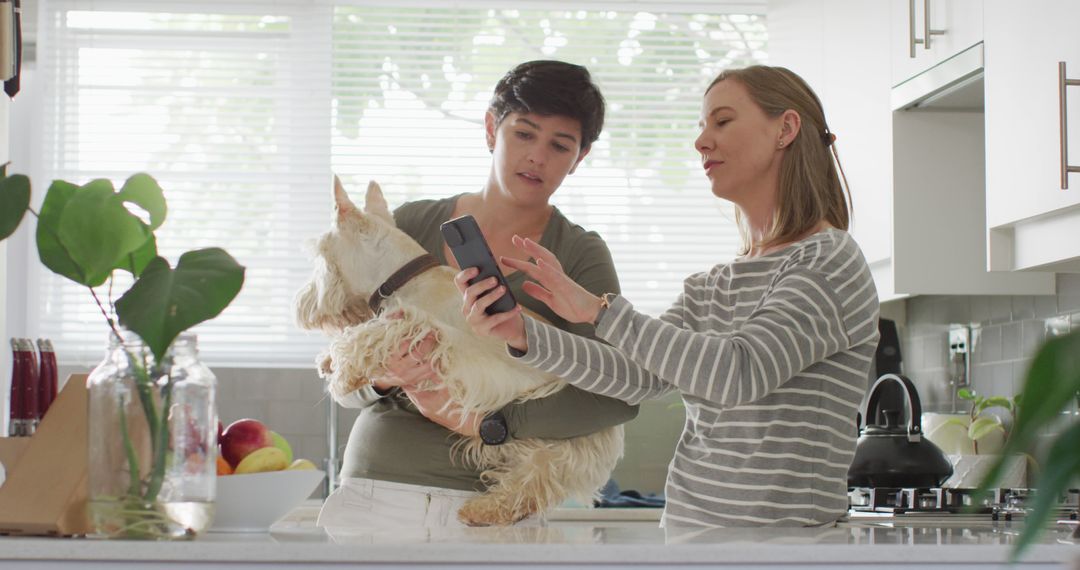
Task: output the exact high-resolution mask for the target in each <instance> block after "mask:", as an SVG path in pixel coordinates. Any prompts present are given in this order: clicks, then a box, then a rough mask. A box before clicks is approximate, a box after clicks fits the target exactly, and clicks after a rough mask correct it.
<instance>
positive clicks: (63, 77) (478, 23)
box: [28, 0, 767, 367]
mask: <svg viewBox="0 0 1080 570" xmlns="http://www.w3.org/2000/svg"><path fill="white" fill-rule="evenodd" d="M500 4H501V3H500ZM524 6H525V7H521V8H517V9H512V10H511V9H505V8H501V7H498V6H496V3H494V2H483V1H476V2H455V3H435V2H426V3H423V2H397V3H394V5H393V6H388V5H386V4H384V3H373V2H330V1H321V2H309V1H299V0H297V1H286V0H279V1H276V2H256V1H242V0H240V1H238V0H229V1H226V0H217V1H206V0H192V1H185V2H182V3H180V2H176V3H173V2H138V1H124V0H113V1H109V0H95V1H92V2H91V1H84V0H48V1H47V2H45V3H44V4H43V6H42V11H43V14H42V20H41V21H42V22H43V23H44V24H43V26H42V29H41V31H40V32H39V37H40V40H39V45H40V48H39V62H40V63H39V67H40V71H39V73H40V77H41V78H42V81H44V82H47V87H46V89H44V92H45V93H46V95H45V99H46V100H45V101H44V104H43V106H42V108H43V109H45V110H46V112H45V113H43V117H42V129H43V132H42V136H41V147H42V148H41V156H42V167H41V169H42V170H43V172H40V173H36V174H35V176H36V178H35V179H36V180H51V179H55V178H61V179H65V180H69V181H73V182H78V183H85V182H87V181H89V180H91V179H94V178H102V177H104V178H110V179H112V180H113V182H114V183H115V184H117V185H119V184H121V183H122V182H123V180H124V179H125V178H126V177H127V176H128V175H130V174H132V173H134V172H138V171H146V172H149V173H151V174H153V175H154V176H155V177H156V178H157V179H158V181H159V182H160V183H161V185H162V187H163V188H164V189H165V192H166V198H167V200H168V203H169V217H168V220H167V221H166V223H165V225H164V226H162V228H161V229H160V230H159V232H158V233H159V250H160V252H161V253H162V254H163V255H165V256H166V257H168V258H169V259H170V261H172V262H173V263H174V264H175V261H176V259H177V258H178V257H179V254H180V253H181V252H183V251H186V250H188V249H194V248H197V247H207V246H220V247H223V248H225V249H226V250H228V251H229V252H230V253H232V254H233V255H234V256H235V257H237V259H238V260H239V261H240V262H241V263H242V264H244V265H245V266H246V267H247V268H248V269H247V280H246V282H245V285H244V289H243V291H242V292H241V294H240V296H239V297H238V298H237V299H236V300H235V301H234V302H233V303H232V305H230V307H229V308H228V309H226V311H225V312H224V313H223V314H222V315H221V316H219V317H218V318H216V319H214V320H212V321H210V322H208V323H204V324H202V325H200V326H199V327H197V328H196V331H195V332H197V333H198V334H199V338H200V342H199V344H200V350H201V352H202V354H203V357H204V359H205V360H206V361H207V362H208V363H211V364H215V365H226V366H227V365H241V366H267V365H273V366H303V367H307V366H310V365H311V362H312V358H313V355H314V354H315V353H316V352H317V351H318V350H319V349H320V348H321V347H322V346H323V345H324V344H325V340H324V339H323V338H322V336H321V335H320V334H318V333H314V334H313V333H307V332H305V331H301V330H299V329H298V328H297V327H296V326H295V325H294V324H293V321H292V310H291V306H292V298H293V294H294V292H295V291H296V290H297V289H298V288H299V287H300V285H301V284H302V283H303V282H304V281H305V280H306V279H307V277H308V275H309V274H310V270H311V263H310V260H309V258H308V254H307V253H306V252H305V251H304V250H303V248H302V247H301V245H302V244H303V243H304V242H306V241H309V240H311V239H312V238H314V237H316V236H317V235H319V234H320V233H322V232H323V231H325V229H326V227H327V225H328V223H329V219H330V211H331V205H330V191H329V190H330V188H329V184H330V176H329V173H330V172H331V170H332V171H334V172H337V173H338V174H339V175H341V176H342V178H343V180H344V181H345V183H346V186H347V187H349V188H350V189H351V190H353V191H354V197H355V198H356V199H362V191H363V188H364V187H365V185H366V182H367V180H369V179H375V180H378V181H379V182H380V183H381V184H382V186H383V189H384V191H385V192H386V194H387V199H388V200H389V202H390V204H391V206H392V207H395V206H397V205H400V204H401V203H403V202H404V201H407V200H413V199H418V198H437V197H443V196H450V195H454V194H458V193H462V192H472V191H477V190H479V189H480V188H481V185H482V184H483V182H484V181H485V179H486V177H487V173H488V167H489V164H490V155H489V154H488V152H487V148H486V146H485V144H484V136H483V127H482V120H483V114H484V111H485V110H486V106H487V101H488V98H489V97H490V94H491V90H492V88H493V86H494V84H495V82H496V81H497V80H498V79H499V78H500V77H501V76H502V74H503V73H505V72H506V71H507V70H508V69H510V68H511V67H513V66H514V65H516V64H517V63H520V62H522V61H526V60H530V59H540V58H543V59H561V60H565V61H570V62H573V63H578V64H582V65H585V66H587V67H588V68H589V70H590V71H591V73H592V74H593V76H594V79H595V80H596V81H597V83H598V84H599V85H600V87H601V89H602V90H603V92H604V95H605V98H606V99H607V102H608V108H607V120H606V123H605V128H604V131H603V133H602V134H601V137H600V140H598V141H597V142H596V143H595V144H594V145H593V149H592V151H591V153H590V154H589V156H588V157H587V158H586V159H585V162H584V163H583V164H582V166H581V167H580V168H579V169H578V170H577V173H576V174H574V175H572V176H569V177H568V178H567V179H566V181H565V182H564V185H563V187H562V188H560V189H559V191H558V192H556V194H555V196H554V198H553V201H554V203H555V204H556V205H557V206H558V207H559V209H560V210H562V211H563V212H564V213H565V214H566V215H567V216H568V217H569V218H570V219H571V220H573V221H575V222H577V223H579V224H581V225H582V226H584V227H586V228H588V229H591V230H595V231H598V232H599V233H600V234H601V235H603V237H604V238H605V239H606V240H607V242H608V244H609V247H610V248H611V250H612V253H613V255H614V258H615V263H616V267H617V269H618V271H619V275H620V279H621V280H622V284H623V291H624V294H625V295H626V296H627V297H628V298H629V299H631V300H632V301H633V302H634V303H635V304H636V305H637V307H638V308H639V309H641V310H644V311H646V312H649V313H652V314H659V313H660V312H662V311H663V310H664V309H665V308H666V307H667V306H668V304H670V302H671V301H672V300H673V299H674V298H675V296H676V295H677V294H678V292H679V291H680V289H681V283H682V279H683V278H684V277H685V276H686V275H689V274H690V273H693V272H695V271H702V270H705V269H707V268H709V267H711V266H712V265H713V264H715V263H719V262H722V261H725V260H728V259H730V258H731V257H733V256H734V255H735V251H736V249H737V247H738V233H737V231H736V229H735V226H734V215H733V212H732V211H731V209H730V207H728V206H727V205H726V204H725V203H723V202H721V201H719V200H718V199H716V198H714V197H713V196H712V195H711V194H710V192H709V190H708V185H707V180H706V179H705V177H704V175H703V171H702V169H701V166H700V158H699V156H698V154H697V152H696V151H695V149H694V148H693V144H692V143H693V140H694V138H695V136H696V134H697V121H698V115H699V112H700V101H701V96H702V94H703V91H704V88H705V86H706V85H707V84H708V82H709V81H710V80H711V79H712V78H713V77H714V76H715V75H716V74H717V73H719V71H720V70H721V69H723V68H725V67H729V66H744V65H749V64H752V63H756V62H761V61H764V59H765V48H766V41H767V37H766V29H765V20H764V16H763V15H762V14H761V12H762V11H763V8H762V7H761V6H760V5H750V6H748V5H747V4H746V3H744V4H738V5H731V6H727V7H726V8H723V7H722V9H720V10H717V5H716V4H715V3H710V4H709V6H711V9H706V8H705V6H704V5H695V4H687V3H680V4H675V3H672V2H664V1H654V2H644V1H639V2H623V3H611V2H587V1H586V2H582V1H577V2H573V3H571V2H562V1H555V2H544V3H536V4H535V5H528V4H526V5H524ZM38 192H39V193H40V190H39V191H38ZM35 269H38V268H35ZM37 279H38V283H37V285H36V286H34V287H31V288H30V289H31V293H30V296H31V297H32V298H31V299H29V300H28V301H29V303H30V305H29V306H31V307H34V309H32V310H33V311H36V313H37V315H36V319H32V321H34V322H36V324H37V326H38V334H40V335H41V336H49V337H52V338H54V339H56V340H57V343H58V344H60V345H62V346H63V347H64V350H62V351H61V354H62V355H67V360H68V361H81V362H95V361H96V360H97V359H99V358H100V356H101V354H102V347H103V345H104V342H105V338H104V337H105V329H104V327H103V321H102V316H101V314H100V312H98V310H97V308H96V305H94V303H93V302H92V300H90V298H89V295H88V293H87V292H86V291H85V290H84V289H81V288H79V287H77V286H74V285H71V284H70V283H68V282H66V281H64V280H62V279H61V278H58V277H55V276H53V275H52V274H50V273H48V272H47V271H44V270H40V269H38V275H37ZM126 286H127V285H126V284H122V283H119V282H118V283H117V284H116V285H115V287H114V288H115V290H116V291H122V290H123V289H124V288H126Z"/></svg>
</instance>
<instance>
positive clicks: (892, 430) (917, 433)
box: [848, 374, 953, 488]
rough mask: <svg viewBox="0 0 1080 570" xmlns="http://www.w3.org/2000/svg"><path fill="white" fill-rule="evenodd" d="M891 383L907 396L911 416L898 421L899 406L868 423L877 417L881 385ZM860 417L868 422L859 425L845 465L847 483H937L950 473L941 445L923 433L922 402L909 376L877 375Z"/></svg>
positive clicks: (900, 485)
mask: <svg viewBox="0 0 1080 570" xmlns="http://www.w3.org/2000/svg"><path fill="white" fill-rule="evenodd" d="M894 383H895V384H899V385H900V387H901V388H903V390H904V394H905V395H906V396H907V401H908V407H909V408H910V409H911V418H910V419H909V420H908V422H907V425H900V422H899V421H898V420H899V418H900V414H902V413H903V410H882V415H883V416H885V425H870V424H869V422H871V421H874V418H877V417H878V413H877V412H878V410H877V406H878V400H879V399H880V397H881V392H882V387H883V386H887V385H889V384H894ZM862 417H863V418H866V421H867V424H868V425H866V426H861V427H860V429H859V441H858V442H857V443H856V444H855V459H854V460H853V461H852V463H851V467H850V468H849V469H848V487H879V488H880V487H899V488H912V487H915V488H921V487H938V486H940V485H941V484H942V483H943V482H944V481H945V480H946V479H948V478H949V477H950V476H951V475H952V472H953V468H952V464H951V463H949V460H948V459H947V458H946V457H945V454H944V453H942V451H941V448H939V447H938V446H936V445H934V443H933V442H932V441H930V440H928V439H926V438H924V437H923V433H922V404H921V403H920V402H919V393H918V392H917V391H916V390H915V384H913V383H912V382H911V380H909V379H907V378H905V377H903V376H900V375H898V374H885V375H884V376H882V377H881V378H878V380H877V382H875V383H874V387H873V388H871V389H870V397H869V398H868V399H867V402H866V409H865V410H864V411H863V414H862Z"/></svg>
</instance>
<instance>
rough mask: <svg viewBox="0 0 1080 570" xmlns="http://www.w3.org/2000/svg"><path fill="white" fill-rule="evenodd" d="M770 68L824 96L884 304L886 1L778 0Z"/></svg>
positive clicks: (857, 230) (887, 255) (857, 231)
mask: <svg viewBox="0 0 1080 570" xmlns="http://www.w3.org/2000/svg"><path fill="white" fill-rule="evenodd" d="M768 17H769V63H770V64H772V65H780V66H784V67H788V68H790V69H792V70H793V71H795V72H796V73H798V74H799V75H801V76H802V77H803V78H804V79H806V81H807V82H808V83H809V84H810V86H811V87H812V88H813V89H814V90H815V91H816V92H817V94H818V96H819V97H820V98H821V101H822V105H823V106H824V108H825V118H826V120H827V121H828V122H829V129H830V130H832V131H833V132H834V133H836V136H837V140H836V145H837V150H838V152H839V154H840V162H841V164H842V165H843V167H844V174H845V175H846V177H847V181H848V185H849V186H850V188H851V195H852V205H853V209H854V215H853V217H852V225H851V230H850V231H851V234H852V236H853V237H854V238H855V240H856V241H857V242H858V243H859V246H860V247H861V248H862V250H863V254H864V255H865V256H866V260H867V262H868V263H870V266H871V268H872V269H873V270H874V274H875V281H876V284H877V288H878V294H879V296H880V297H881V298H882V300H886V299H891V298H895V297H897V294H896V292H895V290H894V287H893V286H892V285H893V283H892V279H891V273H892V223H893V217H892V118H891V112H890V107H889V87H890V85H891V78H890V73H889V65H888V61H889V11H888V6H887V5H886V4H884V3H881V2H864V1H860V0H816V1H806V0H776V1H773V2H770V4H769V15H768Z"/></svg>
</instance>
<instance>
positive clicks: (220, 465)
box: [217, 455, 233, 475]
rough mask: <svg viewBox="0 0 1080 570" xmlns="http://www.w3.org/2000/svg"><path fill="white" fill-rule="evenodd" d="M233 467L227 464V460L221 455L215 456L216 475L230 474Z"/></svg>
mask: <svg viewBox="0 0 1080 570" xmlns="http://www.w3.org/2000/svg"><path fill="white" fill-rule="evenodd" d="M232 472H233V468H232V465H229V462H228V461H225V458H224V457H222V456H220V455H219V456H217V474H218V475H232Z"/></svg>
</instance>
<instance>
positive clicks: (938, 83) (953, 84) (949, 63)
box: [891, 42, 983, 112]
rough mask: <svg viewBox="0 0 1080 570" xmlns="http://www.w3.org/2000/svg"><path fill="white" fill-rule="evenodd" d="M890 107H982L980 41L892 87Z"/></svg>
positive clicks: (944, 109) (949, 109) (900, 108)
mask: <svg viewBox="0 0 1080 570" xmlns="http://www.w3.org/2000/svg"><path fill="white" fill-rule="evenodd" d="M891 99H892V109H893V110H894V111H902V110H914V109H919V110H942V111H974V112H981V111H982V110H983V44H982V43H981V42H980V43H977V44H975V45H973V46H971V47H970V48H968V49H966V50H964V51H962V52H960V53H958V54H956V55H954V56H953V57H950V58H949V59H947V60H945V61H943V62H941V63H939V64H937V65H935V66H934V67H931V68H930V69H928V70H926V71H924V72H922V73H920V74H919V75H916V76H915V77H912V78H911V79H908V80H907V81H905V82H903V83H901V84H899V85H896V86H895V87H893V88H892V95H891Z"/></svg>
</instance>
